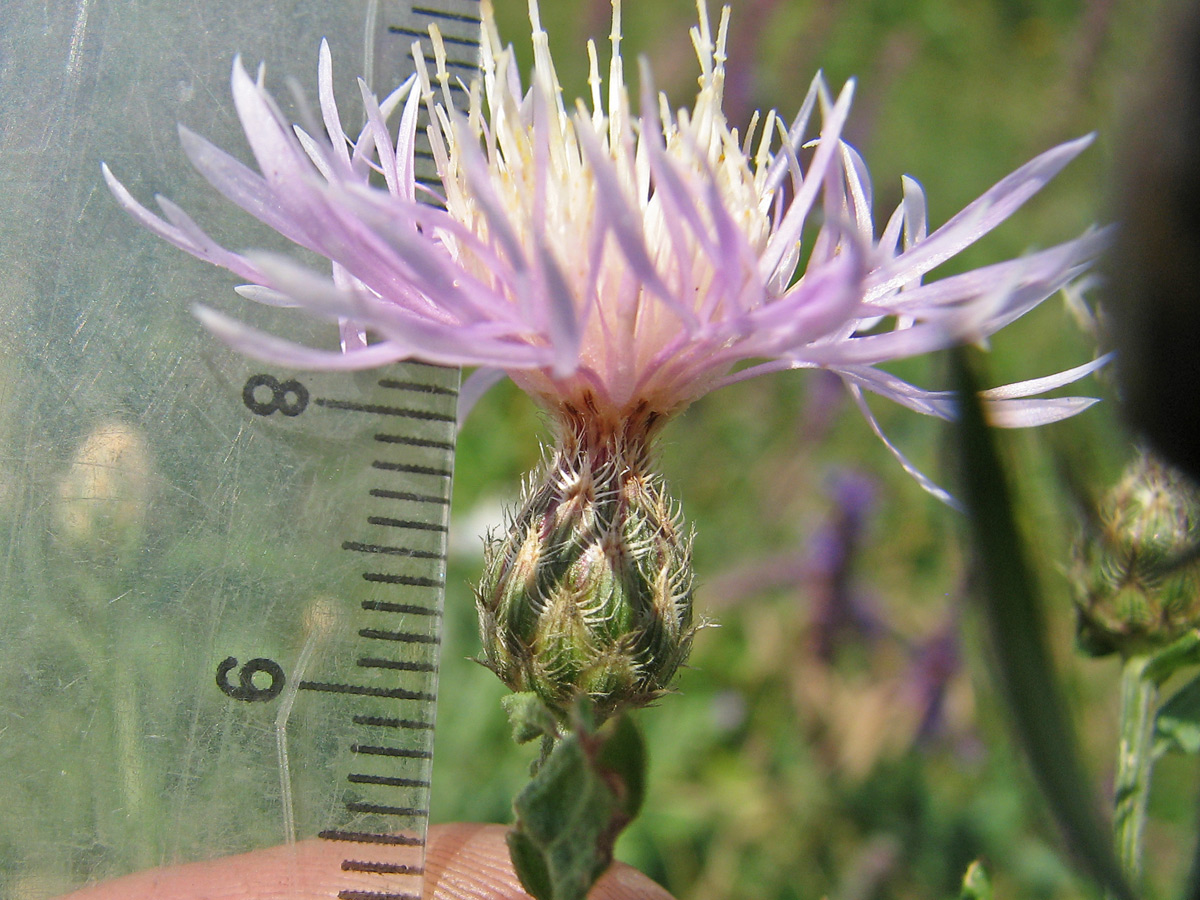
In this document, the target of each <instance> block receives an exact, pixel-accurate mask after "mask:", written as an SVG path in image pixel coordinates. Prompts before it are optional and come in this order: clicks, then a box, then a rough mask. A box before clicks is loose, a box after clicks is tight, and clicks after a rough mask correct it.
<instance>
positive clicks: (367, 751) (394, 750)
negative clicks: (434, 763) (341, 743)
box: [350, 744, 433, 759]
mask: <svg viewBox="0 0 1200 900" xmlns="http://www.w3.org/2000/svg"><path fill="white" fill-rule="evenodd" d="M350 752H351V753H361V754H363V755H364V756H390V757H393V758H396V759H433V751H431V750H410V749H408V748H407V747H382V746H379V745H378V744H351V745H350Z"/></svg>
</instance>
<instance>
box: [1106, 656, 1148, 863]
mask: <svg viewBox="0 0 1200 900" xmlns="http://www.w3.org/2000/svg"><path fill="white" fill-rule="evenodd" d="M1152 662H1154V657H1153V656H1150V655H1146V656H1131V657H1128V658H1127V659H1126V660H1125V666H1124V668H1123V669H1122V670H1121V724H1120V727H1121V732H1120V748H1119V751H1118V755H1117V778H1116V791H1115V798H1114V803H1115V811H1114V812H1115V815H1114V822H1113V830H1114V833H1115V835H1116V846H1117V855H1118V856H1119V857H1120V859H1121V863H1122V865H1123V866H1124V867H1125V871H1126V873H1127V874H1128V875H1129V878H1130V880H1132V881H1134V882H1136V881H1137V879H1138V877H1139V876H1140V875H1141V871H1142V839H1143V832H1144V831H1145V826H1146V805H1147V802H1148V801H1149V799H1150V775H1151V770H1152V769H1153V767H1154V746H1153V745H1154V714H1155V711H1156V709H1157V706H1158V687H1159V681H1158V679H1157V678H1155V677H1154V673H1153V672H1151V671H1148V670H1149V669H1150V667H1151V663H1152Z"/></svg>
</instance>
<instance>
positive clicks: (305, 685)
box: [299, 681, 437, 703]
mask: <svg viewBox="0 0 1200 900" xmlns="http://www.w3.org/2000/svg"><path fill="white" fill-rule="evenodd" d="M299 689H300V690H302V691H320V692H323V693H326V694H354V695H356V696H359V697H382V698H383V699H385V700H417V701H420V702H423V703H432V702H433V701H434V700H436V699H437V695H436V694H431V693H430V692H429V691H409V690H405V689H404V688H382V687H374V686H371V685H365V684H344V683H342V682H332V681H302V682H300V687H299Z"/></svg>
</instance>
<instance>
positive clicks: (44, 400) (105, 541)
mask: <svg viewBox="0 0 1200 900" xmlns="http://www.w3.org/2000/svg"><path fill="white" fill-rule="evenodd" d="M218 7H219V8H218ZM431 24H436V25H437V27H438V28H439V29H440V31H441V32H442V35H443V38H444V41H445V44H446V46H447V49H448V51H449V53H450V57H451V59H450V60H449V62H448V65H449V66H450V68H451V71H452V73H455V74H459V75H460V76H461V77H462V80H463V81H464V82H469V81H470V78H471V77H472V75H473V72H474V70H475V69H476V68H477V65H478V48H479V37H480V36H479V0H413V2H399V0H396V2H389V0H355V2H335V3H320V4H317V3H305V2H303V0H286V2H280V3H275V4H270V5H262V4H250V3H245V2H243V0H231V2H229V3H224V4H193V5H190V6H188V7H187V8H183V7H177V6H175V5H168V7H164V6H163V5H162V4H158V3H155V2H153V0H74V2H69V3H63V4H50V5H46V4H44V3H41V2H33V0H16V2H15V3H13V2H10V3H6V4H4V8H3V10H0V771H2V772H4V777H3V778H2V779H0V897H5V898H22V900H25V898H28V900H37V898H43V897H53V896H56V895H58V894H60V893H63V892H66V891H69V890H71V889H74V888H78V887H80V886H83V885H84V884H87V883H90V882H94V881H97V880H100V879H103V878H109V877H113V876H117V875H121V874H125V873H128V872H132V871H137V870H140V869H143V868H147V867H151V866H156V865H162V864H167V863H178V862H187V861H192V860H199V859H207V858H213V857H217V856H222V855H226V854H230V853H237V852H241V851H245V850H248V849H252V848H256V847H266V846H271V845H273V844H280V843H286V842H290V841H295V840H303V839H317V840H322V841H325V842H330V845H333V846H336V847H337V848H339V851H340V852H339V853H338V854H337V855H338V857H339V859H340V860H341V863H340V865H341V870H342V872H343V878H344V885H345V887H344V889H342V890H341V892H340V893H339V894H338V896H339V897H341V898H343V900H410V898H411V900H416V898H419V896H420V894H421V889H422V871H423V869H422V866H423V857H424V843H425V834H426V827H427V819H428V806H429V785H430V773H431V768H432V749H433V736H434V721H435V720H434V713H435V702H436V695H437V670H438V658H439V646H440V639H441V612H442V601H443V591H444V584H445V569H446V538H447V525H448V517H449V502H450V489H451V481H452V471H453V458H454V435H455V418H456V408H457V388H458V379H459V375H458V372H457V371H456V370H452V369H444V368H440V367H436V366H428V365H423V364H419V363H408V364H402V365H398V366H394V367H390V368H388V369H386V370H377V371H373V372H358V373H348V374H326V373H322V374H312V373H301V372H289V371H280V370H277V369H273V368H271V367H265V366H263V365H262V364H259V363H254V362H252V361H249V360H246V359H243V358H241V357H239V356H238V355H237V354H235V353H233V352H232V351H230V350H228V349H227V348H225V347H224V346H222V345H220V343H219V342H218V341H216V340H215V339H214V338H212V337H211V336H209V335H207V334H206V333H205V332H204V331H203V330H202V329H200V328H199V327H198V326H197V325H196V323H195V322H194V321H193V320H192V319H191V317H190V315H189V314H188V312H187V309H188V307H189V305H190V304H191V303H194V302H205V303H208V304H212V305H216V306H219V307H221V308H224V309H227V310H230V311H232V312H234V313H235V314H237V315H239V316H243V317H246V318H248V319H249V320H250V321H252V322H254V323H255V324H258V325H260V326H261V327H266V328H270V329H271V330H274V331H276V332H279V333H284V334H286V335H287V336H289V337H291V338H293V339H297V340H306V341H309V342H318V343H324V344H325V345H328V343H329V341H330V340H331V339H332V336H331V335H330V333H329V326H320V327H318V326H314V325H312V324H311V323H308V322H305V321H301V317H299V316H286V317H279V316H276V315H274V311H272V310H256V309H252V308H250V307H251V305H250V304H243V303H241V302H240V301H238V300H237V298H236V297H232V290H231V289H232V287H233V285H234V284H235V283H236V282H235V279H234V278H233V277H232V276H230V275H229V274H228V273H226V272H224V271H217V270H215V269H213V268H212V267H209V266H206V265H204V264H202V263H198V262H196V261H194V260H192V259H191V258H190V257H187V256H186V255H185V254H183V253H181V252H179V251H176V250H174V249H173V248H170V247H168V246H166V245H165V244H161V243H160V242H158V241H157V239H155V238H153V237H152V236H150V235H148V234H145V233H142V232H141V231H140V229H139V228H138V227H137V226H136V225H135V224H134V223H133V222H132V221H131V220H129V219H128V218H127V217H126V216H125V215H124V214H123V213H122V212H121V211H120V210H119V209H118V208H117V206H116V204H115V202H113V201H112V200H111V198H110V197H108V196H107V192H106V190H105V189H104V187H103V183H102V181H101V178H100V173H99V165H100V161H101V160H102V159H103V160H105V161H106V162H108V164H109V165H110V166H111V167H112V168H113V170H114V172H115V173H116V174H117V175H118V177H119V178H121V179H122V180H124V181H125V182H126V184H128V185H129V186H130V188H131V189H132V190H133V191H134V193H135V194H136V195H137V196H138V197H140V198H142V199H143V200H145V199H148V198H149V197H150V196H151V195H152V194H153V193H155V192H156V191H158V192H161V193H163V194H165V195H166V196H169V197H171V198H172V199H173V200H175V201H176V202H178V203H179V204H180V205H181V206H183V207H184V208H185V209H187V210H188V211H189V212H190V213H192V214H193V215H194V217H195V218H196V219H197V221H199V222H200V223H201V224H202V225H203V226H204V227H205V228H206V229H207V230H210V231H211V233H213V234H214V235H216V236H218V238H220V239H223V240H225V241H226V242H227V243H228V244H229V245H230V246H233V247H235V248H237V247H242V246H264V244H265V245H268V246H270V241H271V240H272V237H273V236H272V235H270V234H267V233H264V229H262V228H261V227H259V226H257V224H256V223H253V222H249V221H247V217H245V216H242V215H240V214H238V213H237V212H236V211H231V208H230V207H229V205H228V204H226V203H225V202H224V201H223V200H221V199H220V198H219V197H218V196H217V195H216V193H215V191H212V190H211V189H210V188H209V187H208V186H207V185H205V184H204V183H203V181H202V179H200V178H199V177H198V176H195V175H194V174H193V173H192V172H191V170H190V169H189V168H188V167H187V165H186V162H185V160H184V157H183V154H182V152H181V151H180V150H179V148H178V140H177V138H176V136H175V122H177V121H179V122H182V123H184V124H186V125H187V126H188V127H189V128H192V129H193V130H195V131H197V132H199V133H201V134H203V135H205V136H207V137H209V138H210V139H212V140H213V141H214V142H215V143H216V144H218V145H219V146H222V147H225V148H228V149H230V150H231V151H232V152H235V153H237V152H239V150H238V148H240V147H244V141H243V140H242V138H241V137H240V128H239V126H238V123H237V120H236V116H235V115H234V113H233V110H232V102H231V100H230V97H229V90H228V78H229V69H230V66H231V63H232V58H233V55H234V54H235V53H238V52H240V53H241V55H242V58H243V59H244V60H245V62H246V64H247V65H248V66H253V65H255V64H256V63H257V62H258V61H259V60H264V61H265V62H266V64H267V84H268V87H269V88H270V89H271V90H272V93H273V94H274V95H275V96H276V98H277V99H280V101H281V102H284V101H286V99H287V98H288V97H289V96H290V95H289V91H288V85H287V81H288V79H295V81H296V82H297V83H298V84H299V85H301V86H302V90H303V94H304V95H305V96H307V97H308V98H310V99H311V100H312V101H313V102H314V103H315V97H316V79H315V76H316V57H317V46H318V43H319V41H320V39H321V38H322V37H327V38H328V39H329V41H330V45H331V48H332V51H333V59H334V71H335V80H336V83H335V90H336V91H337V95H338V98H339V102H340V105H341V112H342V115H343V119H344V125H345V127H346V130H347V131H348V132H356V131H357V125H358V123H359V121H360V118H358V117H360V116H361V111H360V110H358V109H357V108H356V107H355V105H354V103H353V101H354V99H356V98H357V97H358V92H357V89H356V88H355V86H354V79H355V77H356V76H358V75H360V74H364V73H365V77H366V79H367V80H368V82H369V83H370V84H371V86H372V88H373V89H374V90H375V91H376V92H377V93H379V94H381V95H382V94H384V93H386V92H388V91H389V90H391V88H392V87H394V86H395V85H397V84H399V83H400V82H401V81H403V80H404V78H405V77H407V75H408V74H409V73H410V72H411V71H412V62H411V59H410V47H411V45H412V44H413V43H414V41H420V42H421V43H422V46H423V47H424V48H425V49H426V50H428V49H429V39H428V29H429V26H430V25H431ZM285 112H287V113H288V114H289V115H292V114H293V113H294V114H295V118H296V120H300V119H302V117H303V115H302V111H300V110H291V111H288V110H285ZM418 154H419V156H420V159H419V161H418V171H419V172H420V173H421V174H422V175H423V176H424V177H429V176H430V175H431V174H432V173H431V168H432V166H431V162H430V155H429V153H428V151H427V149H426V150H424V151H422V150H418ZM243 156H245V154H244V153H243ZM422 166H424V168H422ZM279 249H283V248H282V246H280V248H279ZM231 297H232V300H231V299H230V298H231Z"/></svg>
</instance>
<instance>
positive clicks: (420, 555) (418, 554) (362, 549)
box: [342, 541, 446, 562]
mask: <svg viewBox="0 0 1200 900" xmlns="http://www.w3.org/2000/svg"><path fill="white" fill-rule="evenodd" d="M342 549H343V550H353V551H355V552H356V553H382V554H386V555H388V556H405V557H411V558H412V559H437V560H441V561H443V562H445V560H446V554H444V553H437V552H435V551H433V550H414V549H413V548H412V547H392V546H390V545H388V544H364V543H362V542H360V541H342Z"/></svg>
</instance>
